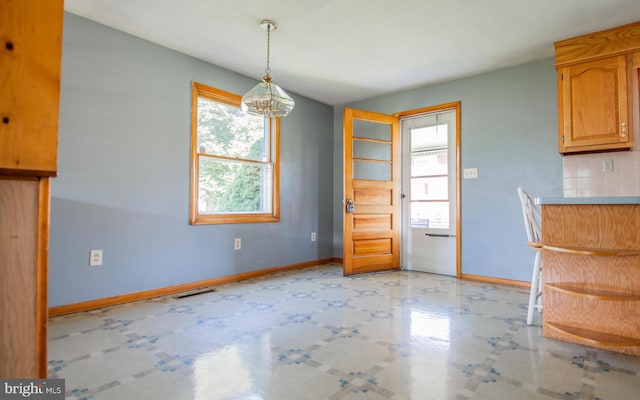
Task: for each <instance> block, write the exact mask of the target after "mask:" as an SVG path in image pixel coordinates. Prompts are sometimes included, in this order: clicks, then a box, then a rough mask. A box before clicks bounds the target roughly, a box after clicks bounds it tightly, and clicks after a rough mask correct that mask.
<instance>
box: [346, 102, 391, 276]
mask: <svg viewBox="0 0 640 400" xmlns="http://www.w3.org/2000/svg"><path fill="white" fill-rule="evenodd" d="M400 171H401V164H400V120H399V118H398V117H395V116H392V115H386V114H378V113H373V112H368V111H361V110H354V109H351V108H346V109H345V110H344V194H345V204H344V209H343V213H344V220H343V221H344V222H343V240H344V246H343V248H344V274H345V275H352V274H359V273H367V272H376V271H383V270H392V269H399V268H400V201H401V197H400V183H401V179H400Z"/></svg>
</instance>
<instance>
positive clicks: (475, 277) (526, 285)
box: [460, 274, 531, 289]
mask: <svg viewBox="0 0 640 400" xmlns="http://www.w3.org/2000/svg"><path fill="white" fill-rule="evenodd" d="M460 279H466V280H468V281H476V282H485V283H492V284H498V285H509V286H517V287H522V288H527V289H529V288H531V282H528V281H516V280H511V279H503V278H494V277H492V276H482V275H471V274H460Z"/></svg>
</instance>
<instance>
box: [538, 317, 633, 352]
mask: <svg viewBox="0 0 640 400" xmlns="http://www.w3.org/2000/svg"><path fill="white" fill-rule="evenodd" d="M547 327H549V328H551V329H552V330H555V331H557V332H559V333H560V334H563V335H567V336H570V337H572V338H574V339H576V340H577V341H578V342H579V343H584V344H587V345H591V346H611V347H625V346H640V338H631V337H627V336H619V335H612V334H609V333H604V332H596V331H592V330H589V329H583V328H578V327H575V326H569V325H563V324H558V323H551V322H549V323H547Z"/></svg>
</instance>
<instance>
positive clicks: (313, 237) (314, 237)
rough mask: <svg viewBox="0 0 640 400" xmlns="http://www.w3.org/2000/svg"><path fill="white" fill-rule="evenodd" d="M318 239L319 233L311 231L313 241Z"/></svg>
mask: <svg viewBox="0 0 640 400" xmlns="http://www.w3.org/2000/svg"><path fill="white" fill-rule="evenodd" d="M316 240H318V235H316V233H315V232H311V241H312V242H315V241H316Z"/></svg>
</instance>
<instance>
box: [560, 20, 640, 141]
mask: <svg viewBox="0 0 640 400" xmlns="http://www.w3.org/2000/svg"><path fill="white" fill-rule="evenodd" d="M555 48H556V69H557V73H558V149H559V151H560V153H563V154H568V153H585V152H596V151H608V150H625V149H626V150H628V149H631V148H632V147H633V146H634V140H635V132H636V129H637V128H638V124H639V123H638V120H637V109H638V108H639V107H640V105H639V97H640V95H639V94H638V88H639V86H638V68H639V67H638V65H637V64H636V62H635V60H636V59H637V58H638V56H637V52H638V51H640V23H634V24H629V25H624V26H622V27H618V28H613V29H608V30H606V31H601V32H596V33H593V34H588V35H584V36H580V37H577V38H573V39H567V40H563V41H560V42H556V43H555Z"/></svg>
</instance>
